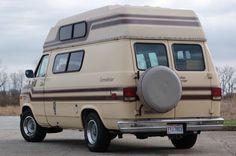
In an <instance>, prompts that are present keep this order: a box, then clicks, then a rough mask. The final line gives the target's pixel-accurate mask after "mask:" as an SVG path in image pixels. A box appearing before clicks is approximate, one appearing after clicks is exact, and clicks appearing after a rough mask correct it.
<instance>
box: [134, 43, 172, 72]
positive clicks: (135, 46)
mask: <svg viewBox="0 0 236 156" xmlns="http://www.w3.org/2000/svg"><path fill="white" fill-rule="evenodd" d="M136 44H158V45H163V46H164V48H165V53H166V58H167V66H166V67H170V66H169V57H168V51H167V47H166V45H165V44H164V43H161V42H160V43H155V42H154V43H151V42H148V43H147V42H135V43H134V46H133V47H134V55H135V62H136V68H137V69H138V70H139V71H145V70H147V69H148V68H147V69H139V67H138V60H137V55H136V50H137V49H136V46H135V45H136ZM160 66H163V65H160ZM149 68H150V67H149Z"/></svg>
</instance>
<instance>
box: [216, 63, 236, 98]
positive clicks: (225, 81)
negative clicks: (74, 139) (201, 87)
mask: <svg viewBox="0 0 236 156" xmlns="http://www.w3.org/2000/svg"><path fill="white" fill-rule="evenodd" d="M216 69H217V72H218V76H219V78H220V82H221V88H222V93H223V95H229V96H231V95H232V93H233V91H234V86H235V85H236V75H235V72H236V69H235V68H234V67H230V66H224V67H217V68H216Z"/></svg>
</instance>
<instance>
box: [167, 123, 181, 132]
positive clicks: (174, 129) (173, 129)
mask: <svg viewBox="0 0 236 156" xmlns="http://www.w3.org/2000/svg"><path fill="white" fill-rule="evenodd" d="M183 133H184V130H183V125H180V124H179V125H168V126H167V134H183Z"/></svg>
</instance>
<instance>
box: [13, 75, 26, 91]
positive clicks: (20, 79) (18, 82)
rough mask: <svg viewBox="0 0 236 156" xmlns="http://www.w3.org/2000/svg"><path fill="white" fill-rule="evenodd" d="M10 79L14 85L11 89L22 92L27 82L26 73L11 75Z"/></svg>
mask: <svg viewBox="0 0 236 156" xmlns="http://www.w3.org/2000/svg"><path fill="white" fill-rule="evenodd" d="M10 78H11V84H12V88H11V89H14V90H18V91H20V90H21V88H22V87H23V85H24V80H25V77H24V73H23V72H22V71H19V72H18V73H11V74H10Z"/></svg>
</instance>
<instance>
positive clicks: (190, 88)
mask: <svg viewBox="0 0 236 156" xmlns="http://www.w3.org/2000/svg"><path fill="white" fill-rule="evenodd" d="M182 89H183V90H193V91H194V90H196V91H199V90H200V91H203V90H204V91H206V90H211V87H183V88H182Z"/></svg>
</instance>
